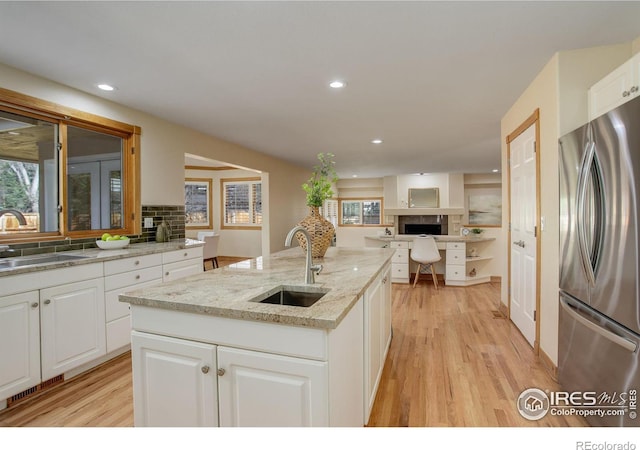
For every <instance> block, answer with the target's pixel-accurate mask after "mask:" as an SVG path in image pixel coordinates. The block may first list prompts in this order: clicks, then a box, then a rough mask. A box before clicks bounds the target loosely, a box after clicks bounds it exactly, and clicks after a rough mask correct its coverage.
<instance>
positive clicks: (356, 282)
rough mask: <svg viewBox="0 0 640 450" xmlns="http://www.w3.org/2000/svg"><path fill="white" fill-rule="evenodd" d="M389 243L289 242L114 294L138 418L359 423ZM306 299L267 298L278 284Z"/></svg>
mask: <svg viewBox="0 0 640 450" xmlns="http://www.w3.org/2000/svg"><path fill="white" fill-rule="evenodd" d="M393 253H394V252H393V251H392V250H390V249H373V248H363V249H347V248H335V247H332V248H330V249H329V250H328V251H327V254H326V255H325V257H324V258H323V259H322V261H321V262H322V264H323V266H324V267H323V270H322V272H321V273H320V274H319V275H317V277H316V283H315V284H314V285H305V284H304V283H303V281H304V273H305V272H304V266H305V257H304V254H303V252H302V251H301V250H300V249H299V248H293V249H289V250H285V251H282V252H278V253H275V254H273V255H269V256H266V257H259V258H255V259H251V260H247V261H243V262H240V263H236V264H233V265H231V266H227V267H224V268H221V269H217V270H214V271H210V272H206V273H202V274H199V275H195V276H192V277H188V278H185V279H182V280H180V281H176V282H173V283H165V284H163V285H160V286H154V287H149V288H146V289H143V290H138V291H133V292H129V293H127V294H124V295H121V296H120V300H121V301H123V302H127V303H130V304H131V316H132V327H133V331H132V360H133V384H134V421H135V425H136V426H218V425H220V426H362V425H364V424H366V422H367V421H368V416H369V413H370V409H371V406H372V405H373V400H374V399H375V393H376V390H377V385H378V382H379V379H380V375H381V373H382V367H383V365H384V360H385V357H386V353H387V351H388V347H389V343H390V339H391V282H390V267H391V258H392V256H393ZM282 289H284V290H288V291H294V292H306V293H311V294H318V295H321V298H320V299H319V300H317V301H316V302H315V303H314V304H312V305H311V306H308V307H305V306H289V305H281V304H271V303H264V302H261V300H268V298H269V297H270V296H271V295H272V294H274V293H277V292H278V291H280V290H282Z"/></svg>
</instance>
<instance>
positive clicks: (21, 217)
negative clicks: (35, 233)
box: [0, 209, 27, 225]
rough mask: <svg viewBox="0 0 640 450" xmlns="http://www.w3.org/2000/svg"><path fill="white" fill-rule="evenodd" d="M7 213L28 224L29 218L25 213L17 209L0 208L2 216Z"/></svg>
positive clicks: (20, 222) (23, 223)
mask: <svg viewBox="0 0 640 450" xmlns="http://www.w3.org/2000/svg"><path fill="white" fill-rule="evenodd" d="M5 214H12V215H14V216H15V217H16V219H18V223H19V224H20V225H26V224H27V219H26V218H25V217H24V214H22V213H21V212H20V211H18V210H17V209H0V217H2V216H4V215H5Z"/></svg>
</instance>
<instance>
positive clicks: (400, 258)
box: [391, 248, 409, 264]
mask: <svg viewBox="0 0 640 450" xmlns="http://www.w3.org/2000/svg"><path fill="white" fill-rule="evenodd" d="M391 262H394V263H399V264H406V263H408V262H409V249H408V248H398V249H396V252H395V253H394V254H393V258H391Z"/></svg>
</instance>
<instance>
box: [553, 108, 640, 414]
mask: <svg viewBox="0 0 640 450" xmlns="http://www.w3.org/2000/svg"><path fill="white" fill-rule="evenodd" d="M559 152H560V154H559V160H560V321H559V348H558V352H559V354H558V376H559V382H560V385H561V389H562V390H563V391H569V392H585V391H588V392H596V393H598V394H601V393H604V394H605V395H604V396H603V397H601V398H599V400H598V401H599V403H604V405H605V407H609V409H624V408H625V407H626V408H627V410H626V413H625V414H624V415H620V416H605V417H598V416H590V417H587V421H588V422H589V423H590V424H591V425H596V426H640V419H638V418H637V417H635V418H634V416H636V415H637V413H636V412H635V411H634V404H633V402H630V401H629V395H630V393H631V395H633V391H634V390H640V356H639V352H640V283H639V282H638V278H639V277H640V259H639V254H640V249H639V246H640V239H639V233H640V228H639V224H640V210H639V208H640V204H639V202H640V199H639V196H640V97H639V98H636V99H634V100H631V101H629V102H627V103H626V104H624V105H621V106H619V107H618V108H616V109H615V110H613V111H611V112H609V113H607V114H605V115H603V116H600V117H598V118H596V119H594V120H592V121H591V122H589V123H588V124H587V125H585V126H583V127H581V128H579V129H577V130H575V131H573V132H572V133H569V134H567V135H566V136H563V137H562V138H561V139H560V143H559ZM613 395H617V396H618V397H612V396H613ZM625 397H626V401H625ZM577 398H578V400H577V402H576V403H589V402H587V401H585V402H580V397H577ZM601 400H603V401H601ZM625 403H626V406H625V405H624V404H625ZM630 403H631V405H630Z"/></svg>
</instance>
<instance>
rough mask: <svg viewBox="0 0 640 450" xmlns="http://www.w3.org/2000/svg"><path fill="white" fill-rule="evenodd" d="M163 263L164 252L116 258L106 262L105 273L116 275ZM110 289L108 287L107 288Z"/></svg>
mask: <svg viewBox="0 0 640 450" xmlns="http://www.w3.org/2000/svg"><path fill="white" fill-rule="evenodd" d="M161 264H162V253H155V254H153V255H144V256H138V257H135V258H124V259H116V260H114V261H106V262H105V263H104V274H105V275H107V276H108V275H115V274H117V273H126V272H131V271H132V270H138V269H145V268H147V267H151V266H159V265H161ZM107 289H108V288H107Z"/></svg>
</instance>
